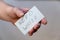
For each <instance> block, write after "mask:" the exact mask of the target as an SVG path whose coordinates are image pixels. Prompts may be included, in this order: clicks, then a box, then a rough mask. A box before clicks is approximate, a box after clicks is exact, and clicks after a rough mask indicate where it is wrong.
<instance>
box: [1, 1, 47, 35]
mask: <svg viewBox="0 0 60 40" xmlns="http://www.w3.org/2000/svg"><path fill="white" fill-rule="evenodd" d="M0 5H1V6H0V20H4V21H8V22H11V23H12V24H14V23H15V22H16V21H17V20H18V19H19V18H21V17H22V16H24V14H25V13H26V12H27V11H28V10H29V9H28V8H20V9H19V8H16V7H12V6H9V5H7V4H5V3H4V2H2V1H0ZM41 24H44V25H46V24H47V20H46V19H45V18H43V19H42V20H41V21H40V22H39V23H38V24H36V25H35V26H34V27H33V28H32V29H31V30H30V31H29V32H28V34H29V36H32V35H33V33H35V32H36V31H37V30H38V29H39V28H40V26H41Z"/></svg>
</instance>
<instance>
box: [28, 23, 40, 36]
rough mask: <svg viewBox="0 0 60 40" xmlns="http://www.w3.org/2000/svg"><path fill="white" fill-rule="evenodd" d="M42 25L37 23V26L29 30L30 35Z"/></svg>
mask: <svg viewBox="0 0 60 40" xmlns="http://www.w3.org/2000/svg"><path fill="white" fill-rule="evenodd" d="M40 26H41V24H40V23H38V24H37V25H35V26H34V27H33V28H32V29H31V30H30V31H29V32H28V34H29V36H32V35H33V33H35V32H36V31H37V30H38V29H39V28H40Z"/></svg>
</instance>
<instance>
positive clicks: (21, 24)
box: [15, 6, 44, 35]
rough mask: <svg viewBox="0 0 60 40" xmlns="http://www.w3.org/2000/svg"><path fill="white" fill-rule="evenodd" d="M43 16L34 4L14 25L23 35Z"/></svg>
mask: <svg viewBox="0 0 60 40" xmlns="http://www.w3.org/2000/svg"><path fill="white" fill-rule="evenodd" d="M43 18H44V15H43V14H42V13H41V12H40V11H39V10H38V9H37V7H36V6H34V7H32V8H31V9H30V10H29V11H28V12H27V13H26V14H25V15H24V16H23V17H21V18H20V19H19V20H17V22H16V23H15V25H16V26H17V27H18V28H19V30H20V31H21V32H22V33H23V34H24V35H25V34H27V33H28V32H29V31H30V30H31V29H32V28H33V27H34V25H36V24H37V23H38V22H39V21H41V19H43Z"/></svg>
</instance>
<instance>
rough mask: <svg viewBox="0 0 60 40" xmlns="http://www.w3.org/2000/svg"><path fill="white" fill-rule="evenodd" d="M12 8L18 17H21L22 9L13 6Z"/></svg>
mask: <svg viewBox="0 0 60 40" xmlns="http://www.w3.org/2000/svg"><path fill="white" fill-rule="evenodd" d="M13 10H14V12H15V14H16V15H17V16H18V17H22V16H23V15H24V13H23V11H22V10H19V9H18V8H14V9H13Z"/></svg>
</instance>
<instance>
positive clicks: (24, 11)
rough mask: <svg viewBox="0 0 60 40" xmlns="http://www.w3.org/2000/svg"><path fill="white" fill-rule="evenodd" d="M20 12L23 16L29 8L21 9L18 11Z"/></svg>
mask: <svg viewBox="0 0 60 40" xmlns="http://www.w3.org/2000/svg"><path fill="white" fill-rule="evenodd" d="M20 10H22V11H23V13H24V14H25V13H27V11H29V8H23V9H20Z"/></svg>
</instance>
